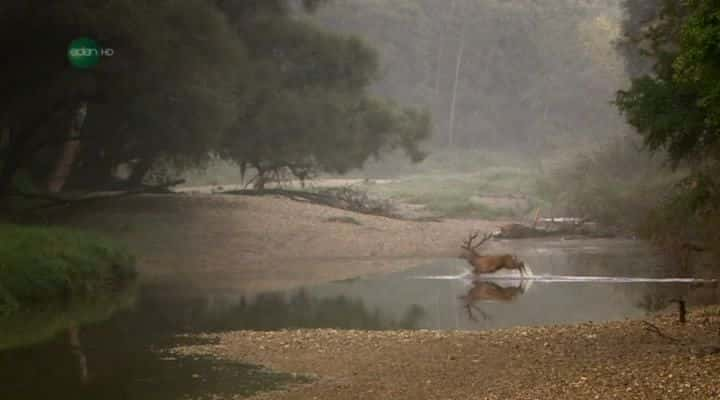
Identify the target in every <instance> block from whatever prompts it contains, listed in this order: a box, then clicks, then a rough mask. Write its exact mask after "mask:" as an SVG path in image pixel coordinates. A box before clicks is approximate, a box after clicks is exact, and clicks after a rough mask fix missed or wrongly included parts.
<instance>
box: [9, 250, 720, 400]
mask: <svg viewBox="0 0 720 400" xmlns="http://www.w3.org/2000/svg"><path fill="white" fill-rule="evenodd" d="M507 246H509V247H511V248H512V249H513V251H514V252H516V253H517V255H518V256H519V257H521V258H522V259H524V260H526V262H527V263H528V264H529V265H530V267H531V269H532V270H533V273H534V275H535V277H534V278H533V279H532V280H528V281H520V280H517V279H499V278H497V277H491V278H489V279H486V280H482V281H473V280H472V279H469V277H468V276H467V274H466V271H467V269H466V267H465V264H464V261H463V260H459V259H435V260H426V261H425V262H422V263H421V264H420V265H418V266H417V267H415V268H413V269H410V270H406V271H404V272H400V273H394V274H389V275H379V276H366V277H361V278H357V279H352V280H345V281H338V282H332V283H327V284H321V285H316V286H308V287H301V288H295V289H292V290H287V291H280V292H269V293H252V294H250V293H241V292H236V291H229V290H208V289H205V290H204V289H197V287H198V285H193V284H192V283H193V281H194V280H198V279H203V276H202V275H200V274H198V276H190V277H188V281H187V282H176V283H173V284H163V283H157V282H143V283H141V284H140V285H139V287H138V288H134V289H132V290H131V291H130V292H127V293H122V294H119V295H118V296H117V300H113V298H110V299H106V300H105V302H106V303H107V304H92V305H76V306H73V307H70V308H69V309H65V310H50V311H46V312H45V314H41V315H35V316H32V315H27V316H23V318H22V319H18V318H16V320H15V321H14V322H13V321H10V322H7V323H5V325H4V326H3V325H0V399H42V400H46V399H48V398H52V399H100V398H102V399H159V400H160V399H183V398H202V396H210V395H211V394H219V395H223V394H232V393H243V394H250V393H253V392H255V391H258V390H265V389H271V388H275V387H278V385H282V384H285V383H287V382H290V381H293V380H297V379H298V378H297V377H293V376H290V375H283V374H275V373H271V372H269V371H266V370H264V369H262V368H259V367H257V366H252V365H241V364H235V363H225V362H219V361H214V360H208V359H202V358H178V357H176V356H171V355H169V354H168V353H167V352H165V351H164V350H166V349H168V348H170V347H173V346H177V345H181V344H184V343H186V342H188V341H189V340H190V339H187V338H181V337H178V334H185V333H196V332H222V331H227V330H238V329H254V330H274V329H283V328H343V329H492V328H502V327H510V326H515V325H541V324H558V323H569V322H579V321H605V320H615V319H623V318H641V317H643V316H645V315H647V314H648V313H651V312H653V311H656V310H657V309H660V308H663V307H665V306H666V304H667V302H668V300H670V299H673V298H684V299H687V300H688V302H689V303H690V304H706V303H717V302H718V300H719V297H720V296H719V292H718V289H717V285H715V284H712V283H707V282H668V281H664V282H658V281H655V279H662V278H687V277H690V276H693V277H699V278H711V277H712V275H711V274H710V273H709V272H708V271H705V270H703V268H698V269H697V270H695V271H687V272H685V273H680V272H678V271H677V268H675V266H673V265H667V264H666V263H664V262H663V260H662V259H661V258H660V257H659V256H658V255H657V254H655V253H654V252H653V251H652V250H651V249H650V248H649V247H647V246H646V245H645V244H643V243H642V242H638V241H625V240H583V241H552V240H549V241H538V240H528V241H513V242H508V243H507ZM708 270H709V269H708ZM548 277H550V278H548ZM568 277H570V278H568ZM582 277H594V278H592V279H591V281H589V282H586V281H584V279H583V278H582ZM598 277H600V279H598ZM611 278H614V281H613V279H611ZM617 278H634V279H626V280H623V279H617ZM48 321H49V322H48ZM43 324H45V325H47V326H43ZM208 398H209V397H208Z"/></svg>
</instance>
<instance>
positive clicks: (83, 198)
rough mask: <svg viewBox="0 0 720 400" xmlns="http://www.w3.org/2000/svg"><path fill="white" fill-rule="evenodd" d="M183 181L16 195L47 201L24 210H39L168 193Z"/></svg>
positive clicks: (183, 181) (183, 180)
mask: <svg viewBox="0 0 720 400" xmlns="http://www.w3.org/2000/svg"><path fill="white" fill-rule="evenodd" d="M183 183H185V179H176V180H173V181H168V182H164V183H161V184H159V185H143V186H141V187H138V188H136V189H130V190H126V191H124V192H113V193H107V194H97V193H86V194H84V195H80V196H78V195H73V196H63V195H49V194H45V193H17V194H16V195H17V196H19V197H22V198H26V199H31V200H42V201H47V202H49V204H41V205H38V206H34V207H31V208H29V209H27V210H26V211H30V212H32V211H40V210H46V209H49V208H54V207H63V206H67V205H71V204H76V203H81V202H89V201H101V200H109V199H116V198H120V197H127V196H135V195H140V194H148V193H168V192H169V191H168V188H170V187H173V186H177V185H181V184H183Z"/></svg>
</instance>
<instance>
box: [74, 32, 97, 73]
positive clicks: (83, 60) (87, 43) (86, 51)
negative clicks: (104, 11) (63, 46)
mask: <svg viewBox="0 0 720 400" xmlns="http://www.w3.org/2000/svg"><path fill="white" fill-rule="evenodd" d="M68 60H69V61H70V64H72V65H73V66H75V67H77V68H83V69H85V68H91V67H94V66H96V65H97V64H98V63H99V62H100V47H98V45H97V43H96V42H95V41H94V40H92V39H90V38H86V37H81V38H77V39H75V40H73V41H72V42H70V46H68Z"/></svg>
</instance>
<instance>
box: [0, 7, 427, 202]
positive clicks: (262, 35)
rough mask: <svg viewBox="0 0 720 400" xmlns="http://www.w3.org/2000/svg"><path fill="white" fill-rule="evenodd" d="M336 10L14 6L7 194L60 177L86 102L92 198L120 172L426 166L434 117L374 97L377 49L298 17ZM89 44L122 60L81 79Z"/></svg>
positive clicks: (3, 88) (0, 116) (2, 23)
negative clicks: (167, 164) (425, 142)
mask: <svg viewBox="0 0 720 400" xmlns="http://www.w3.org/2000/svg"><path fill="white" fill-rule="evenodd" d="M324 2H325V1H324V0H304V1H302V2H292V1H289V0H272V1H268V0H262V1H260V0H214V1H211V0H189V1H183V2H180V3H178V2H172V1H169V0H159V1H155V2H150V3H148V2H143V1H139V0H121V1H95V0H69V1H65V2H62V3H53V4H47V3H45V2H40V1H35V0H31V1H27V2H24V3H22V4H14V5H6V4H3V5H2V6H0V18H1V19H0V30H2V33H3V35H2V39H0V41H2V44H4V45H5V48H8V49H13V55H12V57H11V62H9V63H6V64H4V65H2V66H0V73H1V74H0V104H2V106H1V108H0V151H1V152H0V192H6V191H7V189H8V187H9V183H10V182H11V180H12V179H13V177H14V176H15V175H16V173H17V171H18V170H20V169H25V170H27V171H29V172H30V173H31V174H32V175H33V177H34V178H35V180H36V181H42V180H43V179H46V177H47V176H48V174H49V173H51V171H52V169H53V168H54V165H56V164H57V162H56V160H57V159H58V157H59V156H60V155H61V154H62V153H63V152H64V151H66V150H64V148H63V144H64V143H66V142H68V141H69V140H71V138H69V137H68V129H69V127H70V126H71V125H72V124H71V122H72V121H73V120H74V118H75V115H76V114H77V112H78V110H80V107H81V105H83V104H86V105H87V107H86V108H83V111H84V110H87V117H86V118H85V123H84V125H83V127H82V130H81V136H80V140H79V141H80V143H81V147H80V151H79V155H78V157H77V160H74V168H73V170H72V175H71V176H70V180H69V184H73V185H75V186H78V187H91V188H97V187H99V186H102V185H106V184H108V183H109V182H111V181H112V179H113V176H114V173H115V170H116V169H117V167H118V166H120V165H129V166H131V170H132V173H131V176H130V181H131V183H139V182H140V181H141V180H142V178H143V176H145V174H146V172H147V171H148V169H149V168H150V167H151V166H152V164H153V163H154V162H155V161H157V160H158V159H166V160H172V161H176V162H180V163H196V162H200V161H203V160H204V159H206V158H207V157H208V155H210V154H213V153H216V154H220V155H221V156H225V157H228V158H231V159H233V160H235V161H238V162H240V163H241V164H243V165H244V164H246V163H251V164H253V165H255V166H260V167H262V166H266V165H271V166H272V167H273V168H277V167H283V168H288V167H293V168H295V167H298V166H299V167H302V168H303V169H321V170H332V171H338V172H342V171H347V170H348V169H351V168H356V167H359V166H361V165H362V164H363V162H364V161H365V160H366V159H367V158H368V157H370V156H373V155H375V156H377V155H378V154H380V152H381V151H382V150H384V149H391V148H395V147H402V148H405V149H406V150H407V152H408V154H409V155H410V156H411V157H413V158H415V159H417V158H419V157H421V155H422V153H421V152H420V151H419V148H418V142H419V141H420V140H421V139H423V138H424V137H426V136H427V135H428V134H429V126H430V121H429V116H428V115H427V114H426V113H425V112H422V111H419V110H415V109H402V108H399V107H397V106H395V105H393V104H392V103H390V102H388V101H385V100H378V99H374V98H372V97H370V96H368V95H367V93H366V90H365V89H366V87H367V86H368V85H370V84H371V83H372V81H373V79H374V78H375V77H376V76H377V65H378V61H377V54H376V53H375V51H374V50H372V49H371V48H370V47H368V46H367V45H366V44H365V43H363V42H362V41H360V40H358V39H356V38H353V37H349V36H340V35H336V34H332V33H328V32H325V31H323V30H321V29H318V28H317V27H315V26H313V25H312V24H310V23H308V22H306V21H302V20H300V19H299V18H298V13H301V12H302V11H312V10H314V9H316V8H317V7H318V6H320V5H321V4H322V3H324ZM78 37H90V38H93V39H95V40H96V41H97V42H98V43H99V44H100V45H101V46H102V47H103V48H111V49H112V50H113V55H112V56H111V57H102V59H101V62H100V63H99V64H98V65H97V66H96V67H94V68H91V69H86V70H80V69H77V68H73V67H72V66H71V65H70V64H69V62H68V60H67V53H66V52H67V49H68V44H69V43H70V42H71V41H72V40H73V39H76V38H78ZM72 140H76V138H72ZM66 158H67V157H66ZM71 161H72V160H71Z"/></svg>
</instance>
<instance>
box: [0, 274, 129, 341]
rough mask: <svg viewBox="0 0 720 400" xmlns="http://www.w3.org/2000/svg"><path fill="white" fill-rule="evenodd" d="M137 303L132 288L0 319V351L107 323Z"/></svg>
mask: <svg viewBox="0 0 720 400" xmlns="http://www.w3.org/2000/svg"><path fill="white" fill-rule="evenodd" d="M136 300H137V288H136V287H135V286H132V287H128V288H123V289H122V290H117V291H115V292H112V293H109V294H106V295H103V296H97V297H93V298H91V299H86V300H82V301H76V302H73V303H70V304H66V305H57V306H50V307H47V308H44V309H37V310H26V311H22V312H18V313H16V314H13V315H12V316H11V317H6V318H0V351H1V350H3V349H10V348H14V347H22V346H29V345H32V344H34V343H38V342H42V341H45V340H48V339H50V338H52V337H53V336H56V335H58V334H59V333H61V332H65V331H68V329H71V328H77V327H80V326H83V325H87V324H92V323H97V322H100V321H105V320H108V319H110V318H111V317H112V316H113V315H114V314H116V313H117V312H119V311H122V310H125V309H128V308H131V307H132V306H133V305H134V304H135V302H136Z"/></svg>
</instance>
